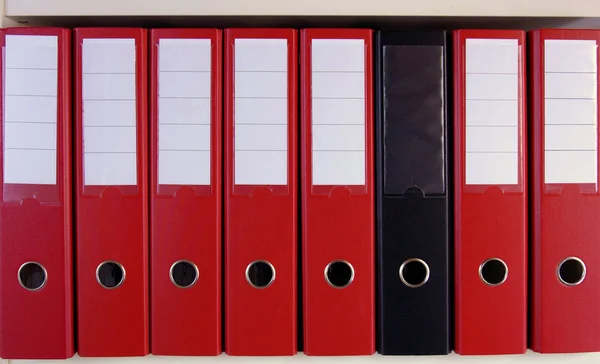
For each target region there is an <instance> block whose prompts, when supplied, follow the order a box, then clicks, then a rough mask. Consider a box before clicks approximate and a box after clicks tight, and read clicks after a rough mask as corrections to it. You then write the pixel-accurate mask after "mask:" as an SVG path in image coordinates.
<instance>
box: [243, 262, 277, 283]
mask: <svg viewBox="0 0 600 364" xmlns="http://www.w3.org/2000/svg"><path fill="white" fill-rule="evenodd" d="M246 280H247V281H248V283H249V284H250V285H251V286H252V287H254V288H258V289H263V288H267V287H269V286H270V285H271V284H273V281H274V280H275V267H273V264H271V263H269V262H268V261H266V260H256V261H254V262H252V263H250V264H248V267H246Z"/></svg>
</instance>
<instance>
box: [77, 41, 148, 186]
mask: <svg viewBox="0 0 600 364" xmlns="http://www.w3.org/2000/svg"><path fill="white" fill-rule="evenodd" d="M135 62H136V60H135V40H134V39H117V38H115V39H108V38H107V39H103V38H98V39H96V38H87V39H84V40H83V44H82V68H83V74H82V75H81V76H82V79H83V84H82V92H83V95H82V96H83V160H84V167H83V168H84V183H85V185H87V186H109V185H119V186H122V185H136V184H137V122H136V121H137V120H136V82H135V80H136V74H135Z"/></svg>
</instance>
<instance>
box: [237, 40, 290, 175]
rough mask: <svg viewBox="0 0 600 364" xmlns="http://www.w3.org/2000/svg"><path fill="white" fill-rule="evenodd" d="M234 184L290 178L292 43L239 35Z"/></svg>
mask: <svg viewBox="0 0 600 364" xmlns="http://www.w3.org/2000/svg"><path fill="white" fill-rule="evenodd" d="M234 62H235V67H234V68H235V69H234V71H235V82H234V83H235V92H234V95H235V100H234V109H235V110H234V115H235V116H234V130H235V135H234V148H235V153H234V164H235V173H234V175H235V184H236V185H286V184H287V183H288V180H287V178H288V163H287V162H288V104H287V103H288V73H287V72H288V44H287V40H286V39H236V40H235V56H234Z"/></svg>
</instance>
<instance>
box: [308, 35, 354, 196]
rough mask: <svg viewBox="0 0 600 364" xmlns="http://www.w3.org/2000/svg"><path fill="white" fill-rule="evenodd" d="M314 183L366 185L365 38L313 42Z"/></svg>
mask: <svg viewBox="0 0 600 364" xmlns="http://www.w3.org/2000/svg"><path fill="white" fill-rule="evenodd" d="M311 84H312V89H311V95H312V99H311V102H312V110H311V112H312V117H311V120H312V125H311V130H312V135H311V137H312V184H313V185H329V186H330V185H346V186H349V185H364V184H365V183H366V167H365V164H366V160H365V159H366V153H365V140H366V129H365V117H366V114H365V41H364V40H362V39H313V40H312V44H311Z"/></svg>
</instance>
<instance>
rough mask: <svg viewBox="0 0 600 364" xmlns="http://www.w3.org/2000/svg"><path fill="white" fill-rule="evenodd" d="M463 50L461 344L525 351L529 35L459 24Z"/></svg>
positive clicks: (458, 243)
mask: <svg viewBox="0 0 600 364" xmlns="http://www.w3.org/2000/svg"><path fill="white" fill-rule="evenodd" d="M454 46H455V49H454V62H455V64H454V72H455V74H456V75H457V76H456V78H455V89H454V92H455V95H454V99H455V103H454V106H455V110H454V115H455V118H454V120H455V125H454V133H455V134H454V141H455V145H454V153H455V165H454V167H455V169H454V179H455V202H454V205H455V211H454V215H455V285H456V286H455V316H456V320H455V321H456V324H455V348H454V350H455V351H456V352H457V353H459V354H475V355H477V354H516V353H523V352H525V350H526V347H527V337H526V335H527V234H528V232H527V158H526V150H527V149H526V146H527V130H526V110H525V97H526V96H525V89H526V88H525V79H524V75H525V37H524V32H522V31H516V30H502V31H500V30H458V31H455V32H454ZM482 332H485V333H486V335H487V336H482ZM491 337H494V338H496V339H494V340H491V339H490V338H491Z"/></svg>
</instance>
